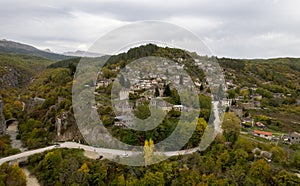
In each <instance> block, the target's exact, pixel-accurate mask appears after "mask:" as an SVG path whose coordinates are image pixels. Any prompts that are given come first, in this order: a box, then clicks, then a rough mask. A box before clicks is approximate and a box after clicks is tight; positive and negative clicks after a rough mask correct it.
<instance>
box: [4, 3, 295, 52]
mask: <svg viewBox="0 0 300 186" xmlns="http://www.w3.org/2000/svg"><path fill="white" fill-rule="evenodd" d="M298 7H300V2H298V1H293V0H285V1H277V0H251V1H250V0H245V1H240V0H228V1H226V2H224V1H221V0H190V1H180V0H166V1H155V0H153V1H140V0H127V1H119V0H101V1H96V0H85V1H79V0H73V1H71V0H62V1H47V2H41V1H37V0H28V1H26V5H24V2H23V1H20V0H11V1H1V2H0V25H1V35H0V37H1V38H6V39H12V40H17V41H20V42H25V43H29V44H33V45H35V46H37V47H40V48H50V49H51V50H54V51H57V52H64V51H69V50H76V49H87V48H88V47H89V46H90V45H91V44H92V43H93V42H94V41H95V40H97V39H98V38H99V37H100V36H102V35H104V34H105V33H107V32H108V31H110V30H113V29H115V28H118V27H119V26H123V25H126V24H128V23H133V22H135V21H143V20H159V21H166V22H169V23H173V24H176V25H178V26H182V27H184V28H187V29H188V30H190V31H192V32H193V33H195V34H196V35H198V36H199V37H200V38H201V39H203V41H204V42H205V43H206V44H207V45H208V47H209V48H210V49H211V50H212V53H213V54H214V55H218V56H228V57H241V58H256V57H264V58H267V57H276V56H300V55H299V52H298V51H299V49H300V39H298V38H300V24H299V23H300V11H298Z"/></svg>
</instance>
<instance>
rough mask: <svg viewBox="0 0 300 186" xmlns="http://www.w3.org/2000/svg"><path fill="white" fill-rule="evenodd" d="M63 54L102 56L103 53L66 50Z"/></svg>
mask: <svg viewBox="0 0 300 186" xmlns="http://www.w3.org/2000/svg"><path fill="white" fill-rule="evenodd" d="M63 55H66V56H75V57H101V56H103V54H99V53H94V52H86V51H81V50H77V51H75V52H64V53H63Z"/></svg>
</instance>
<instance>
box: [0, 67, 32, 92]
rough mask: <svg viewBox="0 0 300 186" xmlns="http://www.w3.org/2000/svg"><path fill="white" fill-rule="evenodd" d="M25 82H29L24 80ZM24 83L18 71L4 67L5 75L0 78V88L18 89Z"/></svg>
mask: <svg viewBox="0 0 300 186" xmlns="http://www.w3.org/2000/svg"><path fill="white" fill-rule="evenodd" d="M20 80H21V81H20ZM23 81H27V80H25V79H24V80H23ZM23 81H22V79H21V74H20V72H19V71H18V70H16V69H14V68H11V67H7V66H4V73H2V74H1V76H0V88H5V86H11V87H18V86H19V85H20V84H22V83H24V82H23Z"/></svg>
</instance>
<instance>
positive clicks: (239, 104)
mask: <svg viewBox="0 0 300 186" xmlns="http://www.w3.org/2000/svg"><path fill="white" fill-rule="evenodd" d="M177 61H181V62H182V61H184V59H182V58H181V59H177ZM195 62H196V65H197V66H198V67H199V68H202V69H205V70H206V71H207V73H211V74H213V73H216V72H218V71H220V69H218V68H216V67H215V66H214V65H213V63H207V61H205V62H206V63H205V62H204V61H203V60H195ZM204 65H205V66H204ZM143 67H144V68H143V70H141V68H138V69H137V65H132V66H130V67H128V66H127V67H126V68H125V70H124V72H126V73H125V74H126V77H125V76H123V75H121V76H120V77H119V78H118V82H119V84H121V88H119V89H118V91H117V95H116V96H115V97H114V100H115V101H114V104H115V105H114V106H115V108H116V111H117V113H116V114H117V116H116V117H115V118H114V126H116V127H123V128H130V127H131V126H132V124H133V118H134V115H133V113H132V112H130V111H132V110H133V111H135V110H136V109H137V107H138V106H139V105H141V104H146V105H147V106H150V107H152V108H156V109H160V110H161V111H162V112H164V113H167V112H169V111H171V110H176V111H182V110H183V109H186V106H184V105H181V104H180V103H178V104H172V103H170V102H168V101H166V100H168V98H169V97H170V96H171V94H170V92H171V90H173V89H176V86H174V84H181V85H182V84H186V83H188V81H189V80H188V77H187V76H184V75H182V74H180V73H178V72H179V71H180V70H183V69H185V68H186V67H185V66H184V65H182V64H177V65H174V64H170V63H169V62H168V61H167V60H166V61H163V63H161V64H155V65H154V64H152V65H149V63H148V64H144V66H143ZM149 69H150V70H149ZM153 69H154V70H153ZM112 71H115V72H118V71H120V67H119V66H116V67H115V68H114V69H112ZM153 71H155V73H153ZM99 74H100V76H99V77H101V78H99V79H98V81H97V83H96V85H95V88H96V90H99V88H101V87H107V86H109V84H111V83H113V82H114V81H115V80H116V79H117V78H104V77H103V76H101V75H103V74H102V72H99ZM121 74H122V73H121ZM212 77H213V76H209V77H207V79H206V81H201V80H200V79H199V78H195V79H193V82H194V86H195V87H196V88H197V89H196V90H197V93H198V94H203V95H206V96H210V93H208V92H209V91H207V90H208V89H209V88H210V89H212V87H213V88H215V89H218V88H219V86H220V82H222V79H213V78H212ZM223 81H224V83H225V85H224V89H225V91H226V92H227V93H226V96H224V98H222V99H218V100H219V104H220V105H221V106H222V107H225V108H226V111H227V112H228V111H229V112H233V113H235V115H236V116H238V118H239V119H240V124H241V127H242V130H241V134H242V135H247V136H249V135H250V136H252V138H254V139H257V140H262V141H263V142H268V141H269V142H270V143H275V144H278V143H279V142H280V143H282V144H285V145H291V144H299V143H300V134H299V133H297V132H296V131H290V132H289V133H283V132H281V131H274V130H272V129H269V128H268V125H267V123H266V122H264V121H259V120H258V119H257V117H255V116H252V115H251V114H249V112H248V111H249V110H261V109H262V110H265V109H268V108H265V107H263V106H262V104H261V101H262V99H263V96H262V95H261V94H259V93H257V91H256V90H257V87H255V86H254V87H239V86H238V85H236V84H234V81H233V80H232V79H228V78H226V80H223ZM237 88H238V89H240V92H246V91H248V92H249V94H248V95H243V94H242V93H241V95H236V96H234V97H232V96H230V92H231V91H233V90H235V89H237ZM95 94H97V95H99V92H95ZM272 96H273V97H275V98H285V97H288V96H290V95H284V94H283V93H273V95H272ZM213 99H215V98H213ZM264 140H266V141H264Z"/></svg>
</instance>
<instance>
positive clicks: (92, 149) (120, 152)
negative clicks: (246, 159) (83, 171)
mask: <svg viewBox="0 0 300 186" xmlns="http://www.w3.org/2000/svg"><path fill="white" fill-rule="evenodd" d="M217 105H218V102H213V110H214V113H215V121H214V125H215V128H216V129H217V131H221V128H220V126H219V124H218V123H219V122H220V118H219V115H218V107H217ZM54 148H69V149H83V150H85V151H88V152H96V153H98V154H103V153H104V154H107V155H111V156H117V155H119V156H120V157H122V156H124V155H125V151H124V150H116V149H107V148H96V147H92V146H88V145H82V144H79V143H75V142H64V143H61V144H60V145H59V147H57V146H55V145H52V146H49V147H45V148H40V149H36V150H30V151H25V152H22V153H20V154H16V155H12V156H8V157H5V158H1V159H0V165H1V164H2V163H4V162H9V161H14V160H17V159H21V158H25V157H28V156H31V155H34V154H38V153H43V152H45V151H47V150H52V149H54ZM198 149H199V148H193V149H188V150H181V151H171V152H155V154H158V155H164V156H167V157H171V156H179V155H186V154H192V153H194V152H196V151H197V150H198ZM140 153H141V152H132V151H126V154H128V156H133V155H138V154H140Z"/></svg>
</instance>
